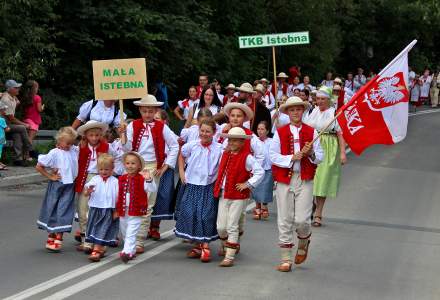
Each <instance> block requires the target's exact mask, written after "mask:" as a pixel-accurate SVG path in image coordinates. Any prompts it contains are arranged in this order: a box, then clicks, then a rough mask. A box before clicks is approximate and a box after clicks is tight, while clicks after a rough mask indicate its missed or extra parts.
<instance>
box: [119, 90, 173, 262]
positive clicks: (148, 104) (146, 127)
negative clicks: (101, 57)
mask: <svg viewBox="0 0 440 300" xmlns="http://www.w3.org/2000/svg"><path fill="white" fill-rule="evenodd" d="M134 105H136V106H139V112H140V114H141V118H140V119H137V120H134V121H133V122H131V123H130V124H128V126H127V125H126V124H123V125H122V126H121V127H120V132H121V133H123V134H125V137H126V139H125V141H126V143H125V145H124V149H125V151H135V152H137V153H139V154H140V155H141V157H142V158H143V159H144V161H145V168H146V170H148V171H149V172H150V174H151V175H152V177H153V180H154V181H155V183H156V185H159V179H160V177H161V176H162V175H163V174H164V173H165V172H166V171H167V170H168V169H169V168H174V166H175V165H176V161H177V155H178V152H179V144H178V143H177V138H176V135H175V134H174V133H173V132H172V131H171V129H170V128H169V127H168V126H167V125H165V124H164V123H163V122H160V121H156V120H154V115H155V114H156V112H157V110H158V108H159V107H160V106H162V105H163V102H158V101H157V100H156V97H154V96H153V95H147V96H146V97H144V98H142V99H141V100H139V101H134ZM166 147H168V149H169V152H168V154H167V155H165V148H166ZM156 196H157V193H153V192H152V193H149V195H148V199H149V201H148V211H147V213H146V214H145V215H142V217H141V218H142V224H141V229H140V230H139V232H138V237H137V241H136V244H137V245H136V251H137V252H138V253H143V252H144V241H145V239H146V237H147V231H148V230H149V228H150V220H151V213H152V211H153V207H154V205H155V204H156Z"/></svg>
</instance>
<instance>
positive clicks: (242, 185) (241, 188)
mask: <svg viewBox="0 0 440 300" xmlns="http://www.w3.org/2000/svg"><path fill="white" fill-rule="evenodd" d="M235 188H236V189H237V191H239V192H243V191H244V190H246V189H248V188H249V186H248V184H247V182H243V183H237V184H236V185H235Z"/></svg>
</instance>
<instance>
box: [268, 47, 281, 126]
mask: <svg viewBox="0 0 440 300" xmlns="http://www.w3.org/2000/svg"><path fill="white" fill-rule="evenodd" d="M272 63H273V85H274V87H275V88H274V91H275V94H276V95H273V97H274V99H275V110H276V115H277V117H276V118H275V124H274V125H275V128H276V125H277V124H278V118H279V107H278V99H277V96H278V87H277V62H276V57H275V46H273V47H272ZM270 93H271V91H269V101H270Z"/></svg>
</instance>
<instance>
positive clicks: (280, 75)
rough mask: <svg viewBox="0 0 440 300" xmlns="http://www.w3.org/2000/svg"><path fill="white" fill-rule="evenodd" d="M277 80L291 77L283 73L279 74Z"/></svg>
mask: <svg viewBox="0 0 440 300" xmlns="http://www.w3.org/2000/svg"><path fill="white" fill-rule="evenodd" d="M277 78H289V76H287V74H286V73H284V72H281V73H279V74H278V75H277Z"/></svg>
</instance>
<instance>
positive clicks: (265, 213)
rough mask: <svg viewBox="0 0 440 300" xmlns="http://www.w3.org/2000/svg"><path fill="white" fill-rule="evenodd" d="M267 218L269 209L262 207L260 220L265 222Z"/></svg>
mask: <svg viewBox="0 0 440 300" xmlns="http://www.w3.org/2000/svg"><path fill="white" fill-rule="evenodd" d="M268 218H269V209H268V208H267V207H263V208H262V209H261V219H263V220H267V219H268Z"/></svg>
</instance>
